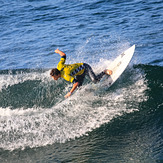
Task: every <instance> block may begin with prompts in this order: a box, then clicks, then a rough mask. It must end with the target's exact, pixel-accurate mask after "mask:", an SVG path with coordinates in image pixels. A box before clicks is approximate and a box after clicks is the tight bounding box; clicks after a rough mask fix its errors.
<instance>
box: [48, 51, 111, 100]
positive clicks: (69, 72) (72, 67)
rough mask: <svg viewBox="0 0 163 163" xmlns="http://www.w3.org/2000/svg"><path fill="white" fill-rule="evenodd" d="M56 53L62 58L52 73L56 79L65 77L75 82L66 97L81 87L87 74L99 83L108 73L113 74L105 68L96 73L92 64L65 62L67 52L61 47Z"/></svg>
mask: <svg viewBox="0 0 163 163" xmlns="http://www.w3.org/2000/svg"><path fill="white" fill-rule="evenodd" d="M55 53H58V54H60V56H61V59H60V61H59V63H58V65H57V68H54V69H52V70H51V72H50V75H51V77H52V78H53V79H54V80H58V79H59V78H63V79H65V80H66V81H69V82H71V83H73V87H72V89H71V90H70V92H68V93H67V94H66V95H65V98H68V97H69V96H71V94H72V93H73V92H74V90H75V89H76V88H77V87H80V86H81V85H82V83H83V81H84V78H85V75H88V76H89V77H90V79H91V80H92V82H94V83H97V82H99V81H100V79H101V78H102V77H103V76H104V75H105V74H106V75H112V71H111V70H107V69H106V70H104V71H102V72H101V73H100V74H98V75H95V73H94V72H93V70H92V68H91V66H90V65H88V64H86V63H75V64H65V61H66V54H65V53H64V52H62V51H60V50H59V49H56V50H55Z"/></svg>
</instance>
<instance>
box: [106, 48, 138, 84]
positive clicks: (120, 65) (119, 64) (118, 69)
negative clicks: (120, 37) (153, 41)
mask: <svg viewBox="0 0 163 163" xmlns="http://www.w3.org/2000/svg"><path fill="white" fill-rule="evenodd" d="M134 51H135V45H133V46H132V47H130V48H129V49H127V50H126V51H124V52H123V53H122V54H120V55H119V56H118V57H117V58H116V59H115V60H114V61H113V62H112V63H111V64H110V65H109V66H108V67H107V69H109V70H112V71H113V74H112V75H111V76H109V79H108V80H107V81H108V85H109V86H111V85H112V84H113V83H114V82H115V81H116V80H117V79H118V78H119V77H120V75H121V74H122V73H123V71H124V70H125V69H126V67H127V66H128V64H129V62H130V61H131V58H132V56H133V54H134Z"/></svg>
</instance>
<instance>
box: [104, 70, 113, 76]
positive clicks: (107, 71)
mask: <svg viewBox="0 0 163 163" xmlns="http://www.w3.org/2000/svg"><path fill="white" fill-rule="evenodd" d="M104 72H105V74H106V75H112V74H113V71H112V70H107V69H106V70H104Z"/></svg>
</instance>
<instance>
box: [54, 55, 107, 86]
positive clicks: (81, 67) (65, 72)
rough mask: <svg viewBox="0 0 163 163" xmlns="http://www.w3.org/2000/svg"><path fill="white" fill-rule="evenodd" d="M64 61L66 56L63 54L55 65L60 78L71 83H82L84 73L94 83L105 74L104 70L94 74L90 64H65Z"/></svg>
mask: <svg viewBox="0 0 163 163" xmlns="http://www.w3.org/2000/svg"><path fill="white" fill-rule="evenodd" d="M65 61H66V56H63V57H61V59H60V61H59V63H58V65H57V69H58V70H59V71H60V72H61V78H64V79H65V80H67V81H69V82H71V83H76V82H79V86H81V85H82V83H83V81H84V78H85V75H88V76H89V77H90V79H91V80H92V81H93V82H94V83H96V82H99V81H100V79H101V78H102V77H103V75H105V73H104V72H101V73H100V74H98V75H97V76H96V75H95V73H94V72H93V70H92V68H91V66H90V65H88V64H86V63H75V64H65Z"/></svg>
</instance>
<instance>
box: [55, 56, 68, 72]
mask: <svg viewBox="0 0 163 163" xmlns="http://www.w3.org/2000/svg"><path fill="white" fill-rule="evenodd" d="M65 62H66V56H63V57H61V59H60V61H59V63H58V65H57V69H58V70H62V68H63V67H64V64H65Z"/></svg>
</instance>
